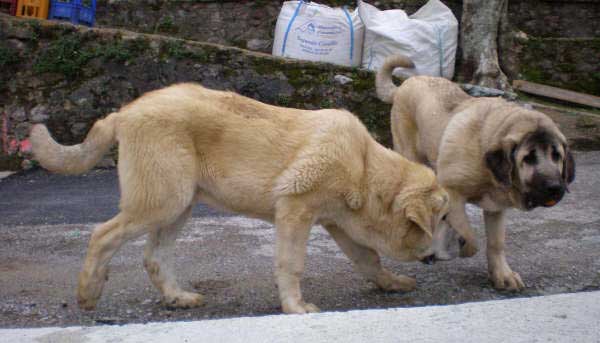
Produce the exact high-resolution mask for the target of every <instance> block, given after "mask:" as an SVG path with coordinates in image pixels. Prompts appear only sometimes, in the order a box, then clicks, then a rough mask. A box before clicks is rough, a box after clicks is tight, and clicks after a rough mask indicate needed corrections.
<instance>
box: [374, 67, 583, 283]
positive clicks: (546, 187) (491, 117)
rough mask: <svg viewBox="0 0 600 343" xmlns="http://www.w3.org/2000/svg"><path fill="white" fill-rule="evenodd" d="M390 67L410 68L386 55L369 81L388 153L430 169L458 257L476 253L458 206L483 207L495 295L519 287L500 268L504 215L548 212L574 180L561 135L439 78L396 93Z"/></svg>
mask: <svg viewBox="0 0 600 343" xmlns="http://www.w3.org/2000/svg"><path fill="white" fill-rule="evenodd" d="M395 67H405V68H410V67H412V63H411V61H409V60H408V59H406V58H405V57H403V56H393V57H390V58H388V60H387V61H386V62H385V64H384V66H383V67H382V68H381V69H380V70H379V72H378V73H377V81H376V82H377V94H378V96H379V97H380V98H381V100H383V101H385V102H388V103H393V107H392V114H391V126H392V134H393V139H394V149H395V150H396V151H398V152H400V153H401V154H402V155H403V156H405V157H407V158H408V159H410V160H413V161H417V162H420V163H425V164H427V165H430V166H431V167H432V168H434V169H435V170H436V172H437V175H438V180H439V182H440V184H441V185H442V186H443V187H444V188H445V189H446V190H447V191H448V193H449V194H450V213H449V215H448V219H449V222H450V225H451V226H452V227H453V229H455V230H456V232H458V233H460V235H461V236H462V238H463V239H464V241H463V244H464V245H463V247H462V249H461V256H471V255H473V254H475V253H476V251H477V244H476V242H475V237H474V233H473V230H472V228H471V226H470V225H469V222H468V218H467V215H466V212H465V204H466V203H467V202H469V203H473V204H477V205H478V206H479V207H481V208H482V209H483V214H484V221H485V227H486V233H487V259H488V270H489V275H490V279H491V280H492V282H493V283H494V286H495V287H496V288H499V289H504V288H506V289H510V290H517V289H521V288H523V287H524V284H523V281H522V280H521V277H520V276H519V274H517V273H516V272H513V271H512V270H511V268H510V267H509V265H508V264H507V262H506V257H505V252H504V238H505V228H504V210H505V209H507V208H511V207H514V208H519V209H522V210H531V209H533V208H535V207H537V206H545V207H550V206H553V205H555V204H556V203H558V202H559V201H560V200H561V199H562V197H563V195H564V193H565V190H567V187H568V184H569V183H571V182H573V179H574V177H575V163H574V160H573V156H572V155H571V153H570V151H569V148H568V146H567V142H566V139H565V136H564V135H563V134H562V133H561V132H560V130H559V129H558V127H557V126H556V124H555V123H554V122H553V121H552V120H551V119H550V118H548V117H547V116H546V115H544V114H542V113H540V112H537V111H532V110H527V109H524V108H522V107H520V106H518V105H516V104H514V103H509V102H507V101H505V100H503V99H500V98H473V97H471V96H469V95H468V94H466V93H465V92H463V91H462V89H460V87H458V86H457V85H456V84H454V83H452V82H450V81H448V80H446V79H444V78H439V77H428V76H417V77H412V78H409V79H407V80H406V81H404V82H403V83H402V85H401V86H399V87H396V86H395V85H394V84H393V82H392V78H391V74H392V71H393V69H394V68H395ZM448 232H453V231H452V230H450V231H448Z"/></svg>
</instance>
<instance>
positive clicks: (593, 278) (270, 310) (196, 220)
mask: <svg viewBox="0 0 600 343" xmlns="http://www.w3.org/2000/svg"><path fill="white" fill-rule="evenodd" d="M576 160H577V163H578V164H577V167H578V169H577V178H576V181H575V183H574V184H573V185H572V186H571V193H570V194H568V195H567V196H566V197H565V199H564V200H563V201H562V202H561V203H560V204H559V205H557V206H555V207H553V208H551V209H536V210H534V211H532V212H528V213H524V212H519V211H511V212H510V213H509V215H508V218H509V220H508V224H507V225H508V238H507V245H508V262H509V264H510V265H511V266H512V268H513V270H515V271H517V272H519V273H520V274H521V276H522V278H523V280H524V281H525V283H526V285H527V288H526V289H525V290H524V291H522V292H520V293H511V292H498V291H496V290H494V289H493V288H492V287H491V285H490V283H489V282H488V280H487V269H486V263H485V251H480V253H479V254H477V255H476V256H475V257H473V258H469V259H460V260H455V261H450V262H443V263H437V264H435V265H433V266H427V265H422V264H420V263H398V262H394V261H391V260H384V263H385V265H386V266H387V267H388V268H389V269H391V270H392V271H394V272H397V273H404V274H407V275H410V276H413V277H416V278H417V290H415V291H413V292H409V293H385V292H381V291H379V290H377V289H376V288H375V287H374V286H373V285H371V284H369V283H367V282H366V281H365V280H364V279H362V278H361V276H360V275H358V274H356V273H355V272H354V271H353V270H352V265H351V264H350V262H349V261H348V259H347V258H346V257H345V256H344V255H343V254H342V253H341V252H340V251H339V249H338V248H337V246H336V245H335V243H334V242H333V241H332V240H331V239H330V238H329V237H328V235H327V234H326V233H325V232H324V231H323V230H322V229H320V228H318V227H315V229H314V230H313V233H312V236H311V239H310V242H309V256H308V258H307V268H306V272H305V275H304V279H303V284H302V287H303V294H304V297H305V299H306V300H307V301H310V302H313V303H315V304H317V305H318V306H319V307H320V308H321V309H322V310H323V311H346V310H351V309H366V308H388V307H407V306H424V305H442V304H456V303H464V302H471V301H481V300H490V299H505V298H512V297H529V296H537V295H546V294H557V293H566V292H579V291H586V290H597V289H600V195H599V192H598V190H600V168H599V167H600V152H587V153H578V154H576ZM118 197H119V195H118V182H117V177H116V172H115V171H114V170H94V171H91V172H89V173H87V174H85V175H82V176H59V175H50V174H47V173H46V172H44V171H41V170H36V171H32V172H27V173H19V174H14V175H11V176H8V177H6V178H4V179H2V180H0V327H5V328H6V327H40V326H56V325H58V326H65V325H98V324H123V323H130V322H142V323H143V322H149V321H174V320H197V319H204V318H226V317H237V316H261V315H266V314H276V313H279V312H280V311H281V308H280V305H279V300H278V297H277V291H276V287H275V283H274V278H273V275H272V272H273V252H274V244H273V243H274V230H273V228H272V226H271V225H270V224H267V223H264V222H261V221H258V220H253V219H247V218H244V217H239V216H234V215H230V214H224V213H220V212H216V211H212V210H209V209H207V208H206V207H204V206H201V205H199V206H198V207H197V208H196V209H195V211H194V215H193V218H192V219H191V220H190V222H189V223H188V225H187V226H186V229H185V230H184V232H183V233H182V234H181V237H180V238H179V240H178V246H177V273H178V276H179V279H180V281H181V283H182V285H183V286H184V287H185V288H187V289H190V290H193V289H195V290H197V291H199V292H201V293H203V294H204V295H205V296H206V297H205V302H206V303H205V305H204V306H203V307H200V308H197V309H190V310H174V311H171V310H167V309H166V308H165V307H163V306H162V305H161V304H160V303H159V295H158V293H157V291H156V290H154V289H153V287H152V286H151V284H150V281H149V280H148V277H147V275H146V273H145V271H144V269H143V267H142V250H143V244H144V241H143V239H140V240H137V241H133V242H130V243H128V244H126V245H125V246H124V247H123V248H122V249H121V250H120V251H119V252H118V253H117V255H116V256H115V257H114V258H113V260H112V263H111V271H110V279H109V281H108V282H107V284H106V286H105V289H104V292H103V296H102V298H101V299H100V302H99V304H98V308H97V310H96V311H93V312H83V311H80V310H79V309H78V308H77V305H76V299H75V290H76V282H77V273H78V272H79V269H80V267H81V263H82V261H83V257H84V254H85V250H86V245H87V241H88V239H89V235H90V232H91V230H92V229H93V228H94V226H95V225H96V224H97V223H99V222H103V221H105V220H108V219H109V218H111V217H112V216H113V215H114V214H115V213H116V212H117V204H118ZM469 214H470V216H471V218H472V221H473V223H474V224H475V226H476V227H477V231H478V233H479V236H480V247H485V242H484V234H483V230H482V228H481V215H480V211H479V210H478V209H477V208H475V207H470V208H469ZM483 250H484V248H483Z"/></svg>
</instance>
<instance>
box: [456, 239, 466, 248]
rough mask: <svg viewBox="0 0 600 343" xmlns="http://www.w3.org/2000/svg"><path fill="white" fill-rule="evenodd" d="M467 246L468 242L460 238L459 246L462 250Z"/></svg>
mask: <svg viewBox="0 0 600 343" xmlns="http://www.w3.org/2000/svg"><path fill="white" fill-rule="evenodd" d="M465 244H467V241H465V239H464V238H462V237H459V238H458V246H459V247H460V248H461V249H462V247H464V246H465Z"/></svg>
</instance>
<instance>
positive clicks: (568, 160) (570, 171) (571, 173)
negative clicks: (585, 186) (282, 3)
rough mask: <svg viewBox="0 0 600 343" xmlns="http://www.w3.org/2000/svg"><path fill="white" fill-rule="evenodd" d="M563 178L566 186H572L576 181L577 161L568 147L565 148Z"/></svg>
mask: <svg viewBox="0 0 600 343" xmlns="http://www.w3.org/2000/svg"><path fill="white" fill-rule="evenodd" d="M562 177H563V180H564V181H565V182H566V184H570V183H571V182H573V181H574V180H575V159H574V158H573V154H571V149H569V148H567V147H565V158H564V159H563V171H562Z"/></svg>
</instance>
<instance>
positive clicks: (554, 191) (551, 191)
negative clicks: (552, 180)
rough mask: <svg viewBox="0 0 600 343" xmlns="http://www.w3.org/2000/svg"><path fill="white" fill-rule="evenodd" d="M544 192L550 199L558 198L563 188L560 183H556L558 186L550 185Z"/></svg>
mask: <svg viewBox="0 0 600 343" xmlns="http://www.w3.org/2000/svg"><path fill="white" fill-rule="evenodd" d="M546 192H548V195H549V196H551V197H558V196H560V195H561V194H562V192H563V186H562V185H561V184H560V183H558V184H550V185H548V187H547V188H546Z"/></svg>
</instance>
